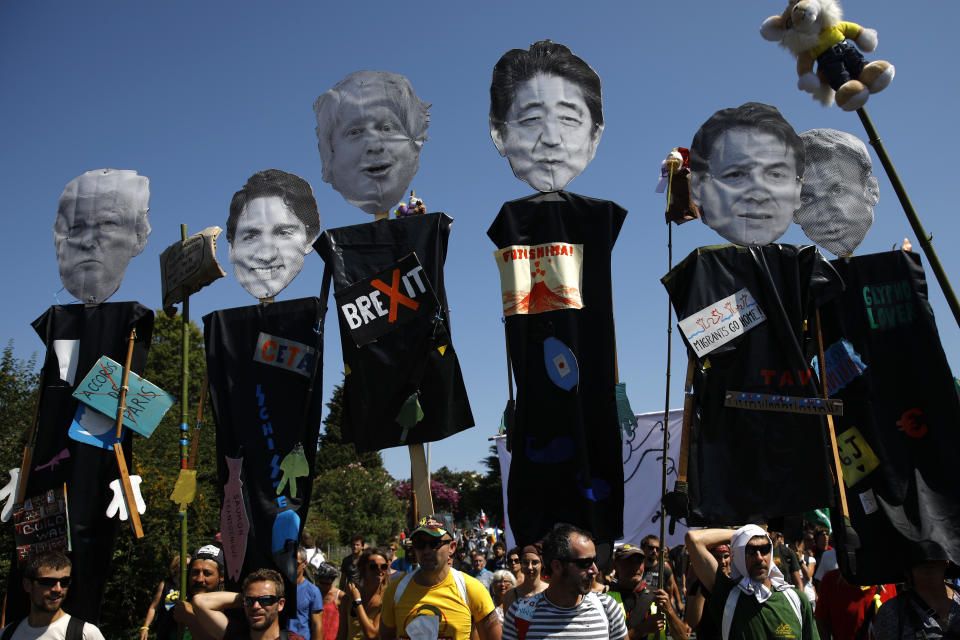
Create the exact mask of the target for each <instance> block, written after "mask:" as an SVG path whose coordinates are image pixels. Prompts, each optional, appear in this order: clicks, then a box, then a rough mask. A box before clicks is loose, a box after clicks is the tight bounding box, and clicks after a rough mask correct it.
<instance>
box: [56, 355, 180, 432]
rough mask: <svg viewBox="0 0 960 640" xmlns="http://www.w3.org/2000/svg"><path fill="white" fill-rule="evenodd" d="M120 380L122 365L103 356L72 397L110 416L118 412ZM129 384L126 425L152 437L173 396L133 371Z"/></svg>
mask: <svg viewBox="0 0 960 640" xmlns="http://www.w3.org/2000/svg"><path fill="white" fill-rule="evenodd" d="M121 384H123V367H122V366H120V364H119V363H117V362H114V361H113V360H111V359H110V358H108V357H106V356H103V357H101V358H100V359H99V360H97V362H96V364H94V365H93V368H92V369H91V370H90V373H88V374H87V375H86V377H84V379H83V380H81V381H80V384H79V385H77V388H76V390H75V391H74V392H73V397H74V398H76V399H77V400H79V401H80V402H82V403H84V404H86V405H89V406H91V407H93V408H94V409H96V410H97V411H99V412H101V413H103V414H105V415H106V416H107V417H110V416H116V415H117V403H118V402H119V395H120V385H121ZM127 385H128V387H129V390H128V391H127V398H126V407H125V408H124V411H123V426H125V427H129V428H130V429H133V430H134V431H136V432H137V433H139V434H141V435H143V436H146V437H147V438H149V437H150V436H151V435H152V434H153V430H154V429H156V428H157V425H158V424H160V420H161V419H162V418H163V415H164V414H165V413H166V412H167V410H168V409H170V407H172V406H173V402H174V397H173V396H172V395H170V394H169V393H167V392H166V391H164V390H163V389H161V388H160V387H158V386H156V385H155V384H153V383H151V382H149V381H147V380H144V379H143V378H141V377H140V376H138V375H137V374H136V373H134V372H133V371H131V372H130V378H129V381H128V382H127Z"/></svg>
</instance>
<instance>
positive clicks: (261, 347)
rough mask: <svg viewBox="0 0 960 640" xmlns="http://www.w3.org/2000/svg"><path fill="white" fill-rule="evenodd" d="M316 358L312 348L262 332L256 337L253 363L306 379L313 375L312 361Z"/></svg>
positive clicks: (315, 352) (315, 351) (314, 350)
mask: <svg viewBox="0 0 960 640" xmlns="http://www.w3.org/2000/svg"><path fill="white" fill-rule="evenodd" d="M316 357H317V350H316V349H314V348H313V347H310V346H307V345H305V344H303V343H302V342H297V341H296V340H288V339H287V338H281V337H280V336H272V335H270V334H269V333H265V332H263V331H261V332H260V335H259V336H258V337H257V348H256V350H255V351H254V352H253V360H254V362H261V363H263V364H268V365H270V366H272V367H277V368H280V369H285V370H287V371H293V372H294V373H299V374H300V375H302V376H305V377H307V378H309V377H310V374H311V373H313V359H314V358H316Z"/></svg>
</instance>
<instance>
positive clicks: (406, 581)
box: [393, 569, 419, 606]
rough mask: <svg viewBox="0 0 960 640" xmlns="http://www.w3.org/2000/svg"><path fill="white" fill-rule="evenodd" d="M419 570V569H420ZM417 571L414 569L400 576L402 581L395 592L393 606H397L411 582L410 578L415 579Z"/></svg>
mask: <svg viewBox="0 0 960 640" xmlns="http://www.w3.org/2000/svg"><path fill="white" fill-rule="evenodd" d="M417 571H419V569H418V570H417ZM415 573H416V571H413V572H411V573H408V574H407V575H405V576H403V577H402V578H400V582H399V583H398V584H397V590H396V591H394V592H393V606H397V603H398V602H400V596H402V595H403V592H404V591H405V590H406V588H407V585H408V584H410V580H412V579H413V574H415Z"/></svg>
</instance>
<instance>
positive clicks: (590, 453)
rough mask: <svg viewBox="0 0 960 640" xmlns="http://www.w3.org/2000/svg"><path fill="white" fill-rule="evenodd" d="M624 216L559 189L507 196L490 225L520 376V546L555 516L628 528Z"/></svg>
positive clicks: (516, 477) (598, 530)
mask: <svg viewBox="0 0 960 640" xmlns="http://www.w3.org/2000/svg"><path fill="white" fill-rule="evenodd" d="M626 215H627V212H626V211H625V210H624V209H622V208H621V207H620V206H619V205H617V204H615V203H613V202H609V201H607V200H596V199H593V198H587V197H584V196H580V195H577V194H573V193H569V192H566V191H558V192H554V193H545V194H537V195H533V196H530V197H526V198H521V199H519V200H513V201H511V202H507V203H505V204H504V205H503V207H502V208H501V209H500V213H499V214H498V215H497V217H496V219H495V220H494V221H493V224H492V225H490V229H489V230H488V231H487V235H488V236H489V237H490V239H491V240H493V242H494V244H495V245H496V246H497V250H496V251H495V252H494V256H495V258H496V260H497V266H498V267H499V269H500V282H501V291H502V294H503V311H504V316H505V321H506V331H507V342H508V346H509V355H510V361H511V363H512V366H513V372H514V376H515V379H516V385H517V398H516V414H515V417H514V419H513V421H512V422H513V427H512V433H509V434H508V437H509V439H510V443H511V447H512V454H513V457H512V459H511V463H510V478H509V485H508V492H509V500H508V503H509V507H508V508H509V513H510V526H511V528H512V529H513V533H514V536H515V538H516V540H517V543H518V544H521V545H523V544H532V543H533V542H535V541H537V540H540V539H541V538H542V537H543V536H544V535H545V534H546V533H547V532H548V531H549V530H550V529H551V528H552V526H553V524H554V523H556V522H570V523H572V524H576V525H578V526H582V527H584V528H586V529H588V530H589V531H591V532H592V533H593V535H594V537H595V538H596V540H597V541H598V542H612V541H613V540H616V539H617V538H619V537H620V536H621V535H622V533H623V463H622V460H621V455H622V445H621V439H620V424H619V421H618V418H617V407H616V397H615V385H616V343H615V339H614V327H613V294H612V285H611V277H610V254H611V252H612V250H613V245H614V243H615V242H616V240H617V235H618V234H619V233H620V228H621V226H622V225H623V221H624V219H625V218H626ZM509 422H510V421H509V420H508V423H509Z"/></svg>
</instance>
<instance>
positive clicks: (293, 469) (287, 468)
mask: <svg viewBox="0 0 960 640" xmlns="http://www.w3.org/2000/svg"><path fill="white" fill-rule="evenodd" d="M280 470H281V471H283V477H281V478H280V484H278V485H277V495H280V494H281V493H283V490H284V488H285V487H286V486H287V483H288V482H289V483H290V497H291V498H296V497H297V478H301V477H303V476H308V475H310V465H309V463H307V456H306V455H304V453H303V445H302V444H300V443H299V442H298V443H297V444H296V445H294V447H293V449H291V450H290V453H288V454H287V455H286V456H284V458H283V460H282V461H281V462H280Z"/></svg>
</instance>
